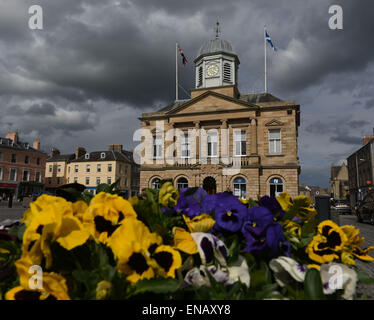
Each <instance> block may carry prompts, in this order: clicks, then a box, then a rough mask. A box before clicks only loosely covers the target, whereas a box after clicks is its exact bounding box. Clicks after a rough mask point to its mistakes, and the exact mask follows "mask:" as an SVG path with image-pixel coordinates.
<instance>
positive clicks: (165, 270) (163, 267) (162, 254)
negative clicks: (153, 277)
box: [151, 245, 182, 278]
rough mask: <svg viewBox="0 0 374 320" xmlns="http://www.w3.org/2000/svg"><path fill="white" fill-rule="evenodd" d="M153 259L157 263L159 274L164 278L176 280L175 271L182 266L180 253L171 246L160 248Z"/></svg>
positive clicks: (153, 254)
mask: <svg viewBox="0 0 374 320" xmlns="http://www.w3.org/2000/svg"><path fill="white" fill-rule="evenodd" d="M151 257H152V259H154V260H155V261H156V263H157V266H158V268H157V269H156V270H157V271H158V272H157V273H158V274H159V275H161V276H163V277H172V278H175V270H177V269H179V268H180V267H181V265H182V258H181V255H180V253H179V252H178V251H177V250H174V249H173V248H172V247H170V246H165V245H161V246H158V247H157V248H156V250H155V251H154V252H153V253H152V255H151Z"/></svg>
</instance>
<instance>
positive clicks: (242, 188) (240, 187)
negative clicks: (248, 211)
mask: <svg viewBox="0 0 374 320" xmlns="http://www.w3.org/2000/svg"><path fill="white" fill-rule="evenodd" d="M246 191H247V184H246V182H245V179H243V178H241V177H238V178H236V179H235V180H234V196H236V197H239V198H242V199H245V198H246V195H245V194H246Z"/></svg>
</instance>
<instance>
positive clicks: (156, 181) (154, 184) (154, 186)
mask: <svg viewBox="0 0 374 320" xmlns="http://www.w3.org/2000/svg"><path fill="white" fill-rule="evenodd" d="M160 181H161V180H160V179H159V178H154V179H153V180H152V189H157V190H159V189H160Z"/></svg>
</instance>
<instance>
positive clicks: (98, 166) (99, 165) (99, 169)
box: [97, 164, 101, 172]
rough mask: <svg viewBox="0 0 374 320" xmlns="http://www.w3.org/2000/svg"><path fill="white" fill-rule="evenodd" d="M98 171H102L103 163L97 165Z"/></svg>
mask: <svg viewBox="0 0 374 320" xmlns="http://www.w3.org/2000/svg"><path fill="white" fill-rule="evenodd" d="M97 172H101V164H98V165H97Z"/></svg>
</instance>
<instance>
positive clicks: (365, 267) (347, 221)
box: [339, 215, 374, 300]
mask: <svg viewBox="0 0 374 320" xmlns="http://www.w3.org/2000/svg"><path fill="white" fill-rule="evenodd" d="M339 225H341V226H343V225H353V226H355V227H356V228H358V229H360V231H361V236H362V237H364V238H365V243H364V245H363V248H366V247H369V246H373V245H374V226H372V225H370V224H368V223H362V222H357V219H356V216H355V215H341V216H339ZM370 255H371V256H373V257H374V250H373V251H372V252H371V253H370ZM357 267H359V268H360V269H361V270H362V271H364V272H366V273H367V274H368V275H370V276H371V277H374V262H371V263H365V262H362V261H357ZM357 291H358V293H360V294H361V293H366V295H367V296H368V299H370V300H374V285H361V284H360V285H359V286H358V289H357Z"/></svg>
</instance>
